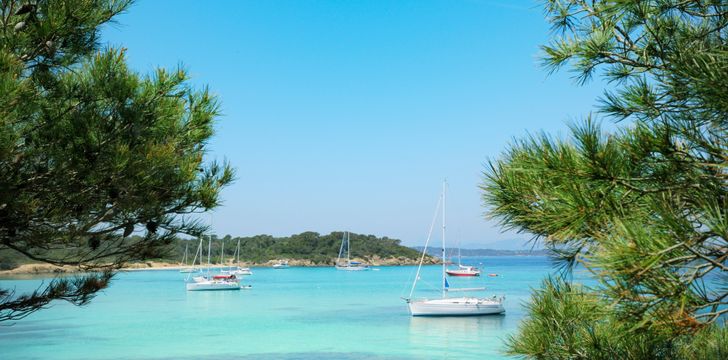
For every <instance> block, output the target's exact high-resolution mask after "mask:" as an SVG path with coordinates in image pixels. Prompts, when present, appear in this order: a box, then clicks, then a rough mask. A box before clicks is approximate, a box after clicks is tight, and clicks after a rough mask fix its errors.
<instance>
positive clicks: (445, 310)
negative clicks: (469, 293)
mask: <svg viewBox="0 0 728 360" xmlns="http://www.w3.org/2000/svg"><path fill="white" fill-rule="evenodd" d="M408 306H409V311H410V314H412V316H480V315H494V314H503V313H505V311H506V310H505V309H504V308H503V301H502V299H481V298H474V297H461V298H445V299H436V300H412V301H409V302H408Z"/></svg>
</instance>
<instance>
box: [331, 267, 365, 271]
mask: <svg viewBox="0 0 728 360" xmlns="http://www.w3.org/2000/svg"><path fill="white" fill-rule="evenodd" d="M336 270H344V271H366V270H369V267H368V266H336Z"/></svg>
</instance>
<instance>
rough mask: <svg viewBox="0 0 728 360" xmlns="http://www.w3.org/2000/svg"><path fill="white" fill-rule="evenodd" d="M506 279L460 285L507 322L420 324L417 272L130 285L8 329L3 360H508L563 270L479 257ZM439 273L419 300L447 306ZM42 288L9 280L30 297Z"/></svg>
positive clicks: (432, 269)
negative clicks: (490, 300) (412, 303)
mask: <svg viewBox="0 0 728 360" xmlns="http://www.w3.org/2000/svg"><path fill="white" fill-rule="evenodd" d="M463 262H464V263H471V264H478V263H481V262H482V263H483V264H484V265H483V266H484V272H485V273H498V274H499V275H500V276H499V277H487V276H486V277H481V278H475V279H453V278H450V279H449V281H450V283H451V286H453V287H457V286H462V287H473V286H480V285H485V286H486V287H487V288H488V290H487V291H486V293H487V294H505V295H506V305H505V307H506V314H505V315H503V316H486V317H454V318H412V317H410V316H409V315H408V313H407V307H406V304H405V302H404V301H403V300H402V299H401V298H400V297H401V296H406V295H407V294H408V292H409V286H410V285H411V280H412V278H413V277H414V272H415V268H414V267H409V266H407V267H381V268H379V269H380V270H379V271H367V272H346V271H336V270H335V269H333V268H290V269H286V270H274V269H262V268H256V269H253V271H254V275H253V276H251V277H246V278H245V281H244V283H249V284H252V285H253V289H252V290H241V291H234V292H230V291H223V292H187V291H185V289H184V284H183V282H182V279H183V278H184V274H180V273H179V272H177V271H139V272H128V273H121V274H119V275H118V276H117V277H116V278H115V280H114V282H113V284H112V286H111V287H109V288H108V289H107V290H106V291H104V293H102V294H100V295H99V296H98V297H97V298H96V299H94V300H93V301H92V303H91V304H90V305H88V306H85V307H81V308H79V307H75V306H72V305H70V304H67V303H62V302H59V303H56V304H54V306H53V307H52V308H50V309H47V310H43V311H41V312H37V313H35V314H33V315H31V316H29V317H27V318H26V319H23V320H20V321H18V322H16V323H15V324H14V325H12V326H0V348H1V349H2V356H0V357H2V358H3V359H180V358H184V359H200V358H203V359H207V358H209V359H220V358H227V359H431V358H441V359H499V358H504V356H503V355H502V354H501V353H500V351H501V350H502V348H503V345H502V342H503V339H504V338H505V337H506V336H507V335H508V334H510V333H512V332H513V331H514V330H515V329H516V328H517V326H518V323H519V321H520V320H521V318H522V317H523V316H524V312H523V307H522V304H523V302H524V301H526V300H527V299H528V296H529V292H530V288H531V287H537V286H538V285H539V283H540V282H541V280H542V279H543V278H544V277H545V276H547V275H548V274H549V273H550V272H551V271H552V267H551V264H550V263H549V261H548V259H547V258H544V257H488V258H470V259H468V261H463ZM439 273H440V267H439V266H428V267H425V268H424V273H423V274H422V276H421V279H423V281H422V282H421V285H418V289H419V290H418V295H420V296H431V297H436V296H438V292H437V290H436V288H437V286H439V283H438V281H439ZM40 281H41V280H0V287H3V288H7V287H15V288H16V289H17V290H18V291H19V292H21V291H25V290H30V289H33V288H34V287H36V286H37V285H38V284H39V283H40Z"/></svg>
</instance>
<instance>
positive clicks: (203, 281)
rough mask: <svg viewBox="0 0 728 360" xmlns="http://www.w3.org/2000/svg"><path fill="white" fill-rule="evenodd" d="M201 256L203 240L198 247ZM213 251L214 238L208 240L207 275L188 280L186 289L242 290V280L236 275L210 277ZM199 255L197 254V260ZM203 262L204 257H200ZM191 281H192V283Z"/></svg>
mask: <svg viewBox="0 0 728 360" xmlns="http://www.w3.org/2000/svg"><path fill="white" fill-rule="evenodd" d="M198 249H199V253H200V255H202V239H200V246H199V247H198ZM211 250H212V237H209V238H208V245H207V274H206V275H200V276H194V277H192V279H190V278H189V276H188V278H187V284H185V287H186V288H187V291H212V290H240V279H238V278H237V277H236V276H235V275H231V274H230V275H222V274H221V275H214V276H211V275H210V252H211ZM196 257H197V254H195V258H196ZM200 260H202V256H200ZM190 280H191V281H190Z"/></svg>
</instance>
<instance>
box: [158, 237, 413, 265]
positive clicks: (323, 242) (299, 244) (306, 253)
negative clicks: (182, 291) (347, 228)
mask: <svg viewBox="0 0 728 360" xmlns="http://www.w3.org/2000/svg"><path fill="white" fill-rule="evenodd" d="M342 235H343V232H339V231H335V232H332V233H330V234H327V235H321V234H319V233H317V232H312V231H307V232H303V233H300V234H294V235H291V236H287V237H274V236H271V235H255V236H250V237H231V236H230V235H226V236H224V237H222V238H218V237H217V236H215V235H213V236H212V239H213V241H212V244H213V245H212V246H213V250H212V254H213V261H214V262H215V263H219V262H220V250H221V249H220V248H221V246H222V243H223V241H224V242H225V258H226V259H228V260H231V257H232V256H233V254H234V252H235V249H236V245H237V243H238V241H240V260H241V261H244V262H246V263H255V264H263V263H266V262H268V261H271V260H277V259H289V260H307V261H308V262H310V264H312V265H334V261H335V260H336V257H337V256H338V254H339V249H340V247H341V239H342ZM350 241H351V244H352V247H351V257H352V258H356V259H361V260H364V261H371V260H372V259H379V260H382V259H389V260H393V261H395V263H412V262H415V261H417V260H419V258H420V256H421V253H420V252H419V251H417V250H414V249H411V248H408V247H406V246H402V245H400V240H397V239H390V238H388V237H386V236H385V237H376V236H374V235H363V234H355V233H350ZM197 244H198V242H197V240H179V241H177V242H175V244H174V249H173V251H171V252H170V255H169V256H167V257H165V260H168V261H179V259H181V258H182V254H183V253H184V248H185V245H189V248H190V249H192V250H190V251H192V252H194V249H193V248H196V246H197ZM204 246H205V253H206V252H207V250H206V249H207V248H206V246H207V245H206V242H205V245H204Z"/></svg>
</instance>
